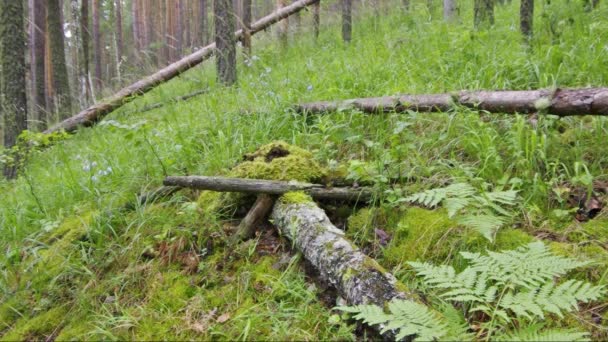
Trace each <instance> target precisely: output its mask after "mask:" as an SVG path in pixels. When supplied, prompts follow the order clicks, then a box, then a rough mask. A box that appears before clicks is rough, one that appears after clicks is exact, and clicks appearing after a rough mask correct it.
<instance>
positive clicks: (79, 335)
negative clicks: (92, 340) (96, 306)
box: [55, 317, 102, 341]
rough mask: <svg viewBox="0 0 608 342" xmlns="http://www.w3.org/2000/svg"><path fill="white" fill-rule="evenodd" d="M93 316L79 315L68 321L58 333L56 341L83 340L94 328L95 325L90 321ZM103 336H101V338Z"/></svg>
mask: <svg viewBox="0 0 608 342" xmlns="http://www.w3.org/2000/svg"><path fill="white" fill-rule="evenodd" d="M92 320H93V318H92V317H84V318H83V317H78V318H76V319H73V320H72V321H71V322H70V323H68V324H67V325H66V326H65V327H64V328H63V329H62V330H61V331H60V332H59V335H57V338H56V339H55V340H56V341H82V340H84V339H85V336H86V335H88V334H89V333H91V332H92V331H93V330H94V328H95V327H94V326H93V325H92V324H91V323H89V322H91V321H92ZM101 338H102V337H101V336H100V339H101Z"/></svg>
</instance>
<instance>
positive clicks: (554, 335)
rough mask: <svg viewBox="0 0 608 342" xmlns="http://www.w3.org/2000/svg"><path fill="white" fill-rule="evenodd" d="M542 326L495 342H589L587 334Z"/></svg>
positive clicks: (497, 338)
mask: <svg viewBox="0 0 608 342" xmlns="http://www.w3.org/2000/svg"><path fill="white" fill-rule="evenodd" d="M541 327H542V326H538V325H531V326H529V327H526V328H523V329H520V330H517V331H514V332H511V333H508V334H503V335H500V336H497V337H496V338H495V340H496V341H522V342H527V341H530V342H553V341H589V333H587V332H581V331H576V330H572V329H547V330H541Z"/></svg>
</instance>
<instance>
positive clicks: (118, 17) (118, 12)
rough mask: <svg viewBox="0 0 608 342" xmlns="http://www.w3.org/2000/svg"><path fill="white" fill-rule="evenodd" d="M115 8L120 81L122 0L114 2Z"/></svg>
mask: <svg viewBox="0 0 608 342" xmlns="http://www.w3.org/2000/svg"><path fill="white" fill-rule="evenodd" d="M114 10H115V11H116V17H115V20H116V74H117V76H118V80H119V81H120V75H121V72H120V65H121V64H122V48H123V41H122V2H121V0H116V3H115V4H114Z"/></svg>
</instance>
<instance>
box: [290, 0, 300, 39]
mask: <svg viewBox="0 0 608 342" xmlns="http://www.w3.org/2000/svg"><path fill="white" fill-rule="evenodd" d="M296 1H298V0H292V1H291V2H292V3H294V2H296ZM293 22H294V23H293V26H294V28H295V30H296V31H298V30H300V28H301V27H302V14H300V12H298V13H296V14H294V15H293Z"/></svg>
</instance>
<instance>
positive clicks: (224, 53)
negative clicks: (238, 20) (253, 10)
mask: <svg viewBox="0 0 608 342" xmlns="http://www.w3.org/2000/svg"><path fill="white" fill-rule="evenodd" d="M213 11H214V21H215V46H216V49H217V57H216V60H217V76H218V81H219V82H220V83H222V84H224V85H227V86H230V85H233V84H235V83H236V39H235V37H234V31H235V26H236V25H235V23H234V13H233V9H232V1H231V0H214V1H213Z"/></svg>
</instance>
